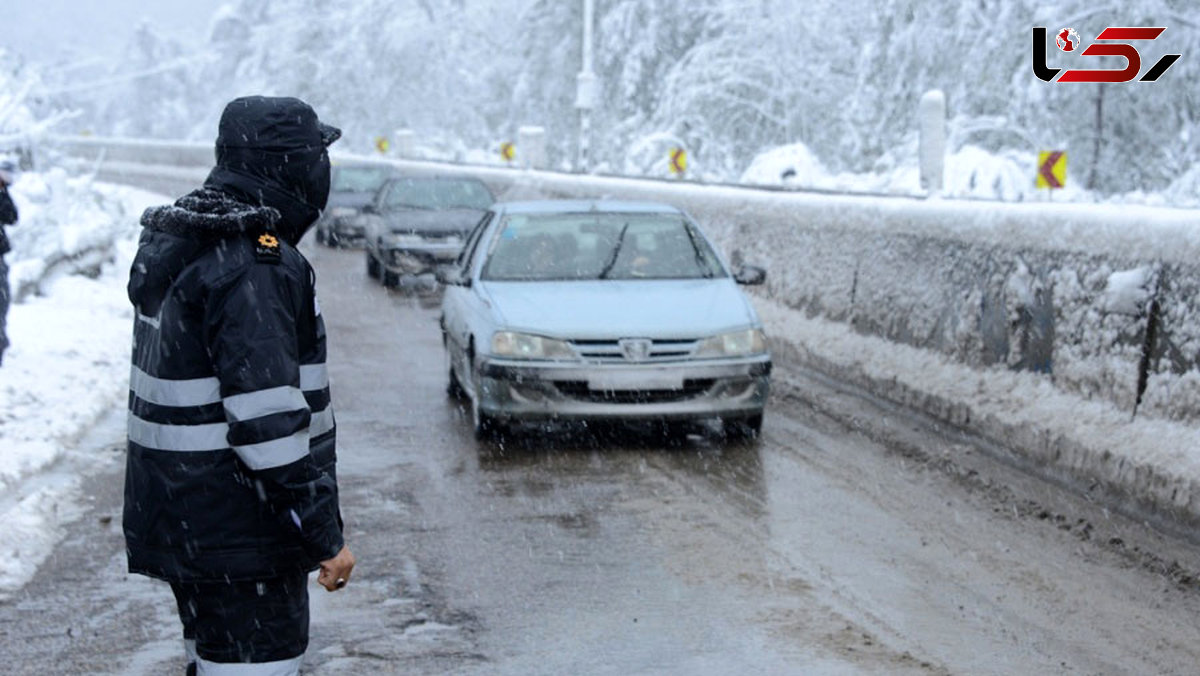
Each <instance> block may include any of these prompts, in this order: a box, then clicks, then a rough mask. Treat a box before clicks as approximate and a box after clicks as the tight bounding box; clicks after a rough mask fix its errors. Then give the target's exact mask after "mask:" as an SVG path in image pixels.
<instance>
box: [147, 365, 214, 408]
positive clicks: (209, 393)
mask: <svg viewBox="0 0 1200 676" xmlns="http://www.w3.org/2000/svg"><path fill="white" fill-rule="evenodd" d="M129 389H131V390H133V393H134V394H135V395H137V397H138V398H139V399H144V400H145V401H148V402H150V403H151V404H158V405H159V406H204V405H206V404H215V403H217V402H219V401H221V381H219V380H217V379H216V378H213V377H210V378H193V379H191V380H166V379H164V378H155V377H154V376H152V375H150V374H149V373H146V372H145V371H143V370H141V369H140V368H138V367H136V366H134V367H133V371H132V372H130V374H129Z"/></svg>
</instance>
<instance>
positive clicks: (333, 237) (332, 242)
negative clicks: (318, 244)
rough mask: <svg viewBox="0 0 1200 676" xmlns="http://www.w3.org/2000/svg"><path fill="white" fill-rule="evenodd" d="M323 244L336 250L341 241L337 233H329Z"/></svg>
mask: <svg viewBox="0 0 1200 676" xmlns="http://www.w3.org/2000/svg"><path fill="white" fill-rule="evenodd" d="M325 243H326V244H328V245H329V246H330V247H332V248H334V249H336V248H338V247H339V246H340V245H341V240H339V239H338V236H337V233H334V232H330V233H329V234H328V235H326V236H325Z"/></svg>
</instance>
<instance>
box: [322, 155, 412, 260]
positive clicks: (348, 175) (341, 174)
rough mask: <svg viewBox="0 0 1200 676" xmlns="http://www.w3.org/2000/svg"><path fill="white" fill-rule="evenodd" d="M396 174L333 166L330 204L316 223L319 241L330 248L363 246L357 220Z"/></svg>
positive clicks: (381, 168) (376, 168)
mask: <svg viewBox="0 0 1200 676" xmlns="http://www.w3.org/2000/svg"><path fill="white" fill-rule="evenodd" d="M395 175H396V174H395V170H393V169H392V168H390V167H386V166H377V165H340V164H339V165H334V167H333V180H332V183H331V185H330V188H329V203H328V204H327V205H326V206H325V211H324V212H323V213H322V214H321V218H320V219H318V220H317V224H316V231H317V241H318V242H320V243H322V244H328V245H329V246H341V245H345V244H358V243H361V242H362V238H363V232H362V224H361V222H359V221H358V220H357V217H358V216H359V215H360V214H361V213H362V210H363V207H365V206H367V205H368V204H370V203H371V202H372V200H374V199H375V194H376V193H378V192H379V188H380V187H381V186H382V185H383V184H384V183H385V182H386V181H387V180H388V179H389V178H391V177H393V176H395Z"/></svg>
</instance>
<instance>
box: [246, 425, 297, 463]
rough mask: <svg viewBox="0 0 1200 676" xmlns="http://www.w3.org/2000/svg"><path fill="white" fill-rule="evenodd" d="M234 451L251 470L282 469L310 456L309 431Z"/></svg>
mask: <svg viewBox="0 0 1200 676" xmlns="http://www.w3.org/2000/svg"><path fill="white" fill-rule="evenodd" d="M233 450H234V451H236V452H237V454H238V457H240V458H241V459H242V462H244V463H246V466H247V467H249V468H250V469H253V470H260V469H270V468H272V467H282V466H283V465H287V464H290V463H293V462H296V461H297V460H299V459H300V458H303V457H304V456H306V455H308V430H300V431H299V432H296V433H295V434H293V435H292V436H290V437H284V438H282V439H272V440H271V441H264V442H262V443H260V444H250V445H249V446H234V447H233Z"/></svg>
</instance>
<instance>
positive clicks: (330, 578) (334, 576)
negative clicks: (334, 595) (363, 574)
mask: <svg viewBox="0 0 1200 676" xmlns="http://www.w3.org/2000/svg"><path fill="white" fill-rule="evenodd" d="M352 570H354V554H351V553H350V548H349V547H347V546H345V545H342V551H340V552H338V553H337V556H335V557H333V558H332V559H329V560H327V561H322V562H321V574H320V575H318V576H317V582H318V583H320V585H321V586H322V587H324V588H325V589H327V590H329V591H337V590H339V589H341V588H342V587H345V586H346V583H347V582H349V581H350V571H352Z"/></svg>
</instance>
